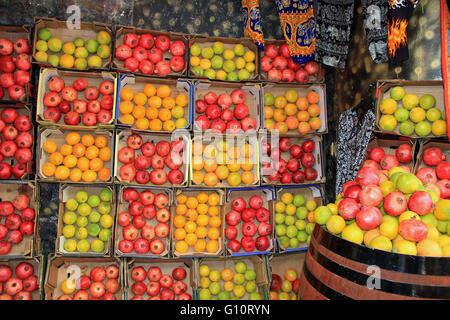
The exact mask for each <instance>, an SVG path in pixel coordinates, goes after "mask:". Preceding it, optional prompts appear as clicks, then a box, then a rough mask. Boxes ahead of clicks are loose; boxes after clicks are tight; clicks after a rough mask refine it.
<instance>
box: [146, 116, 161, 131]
mask: <svg viewBox="0 0 450 320" xmlns="http://www.w3.org/2000/svg"><path fill="white" fill-rule="evenodd" d="M162 126H163V125H162V122H161V120H159V119H153V120H152V121H150V125H149V127H150V130H152V131H161V129H162Z"/></svg>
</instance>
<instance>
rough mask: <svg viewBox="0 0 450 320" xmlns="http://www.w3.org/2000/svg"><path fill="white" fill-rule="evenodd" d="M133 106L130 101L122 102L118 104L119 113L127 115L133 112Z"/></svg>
mask: <svg viewBox="0 0 450 320" xmlns="http://www.w3.org/2000/svg"><path fill="white" fill-rule="evenodd" d="M133 107H134V104H133V102H131V101H122V102H121V103H120V104H119V111H120V113H122V114H129V113H131V111H133Z"/></svg>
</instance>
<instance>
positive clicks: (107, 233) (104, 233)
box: [98, 229, 112, 242]
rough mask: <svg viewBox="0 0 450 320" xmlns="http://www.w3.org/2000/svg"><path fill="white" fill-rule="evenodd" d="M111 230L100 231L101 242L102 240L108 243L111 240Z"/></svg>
mask: <svg viewBox="0 0 450 320" xmlns="http://www.w3.org/2000/svg"><path fill="white" fill-rule="evenodd" d="M111 235H112V233H111V230H109V229H102V230H100V232H99V234H98V238H99V239H100V240H102V241H103V242H106V241H108V240H109V238H111Z"/></svg>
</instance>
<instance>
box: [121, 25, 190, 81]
mask: <svg viewBox="0 0 450 320" xmlns="http://www.w3.org/2000/svg"><path fill="white" fill-rule="evenodd" d="M127 33H134V34H137V35H138V36H139V37H140V36H141V35H142V34H151V35H152V36H153V38H154V39H155V40H156V38H157V37H158V36H161V35H163V36H167V37H168V38H169V40H170V43H172V42H174V41H177V40H180V41H182V42H183V43H184V45H185V48H186V50H185V54H184V55H183V56H182V58H183V59H184V61H185V67H184V69H183V70H182V71H179V72H175V71H172V70H171V71H170V73H169V74H168V75H167V76H169V77H176V78H181V77H185V76H186V70H187V65H188V60H189V56H188V51H189V49H188V39H187V36H188V35H185V34H183V33H177V32H161V31H156V30H147V29H140V28H136V27H133V26H122V25H119V26H116V33H115V42H114V50H113V51H114V57H113V61H112V68H113V69H114V70H117V71H119V72H126V73H131V70H130V69H128V68H125V61H120V60H119V59H118V58H117V54H116V49H117V48H118V47H119V46H121V45H123V44H124V41H123V38H124V36H125V34H127ZM154 47H155V48H156V46H155V45H154ZM132 50H133V49H132ZM150 50H151V49H150ZM150 50H147V52H149V51H150ZM172 56H173V55H172V54H171V52H170V49H169V50H167V51H164V52H163V61H170V59H171V58H172ZM154 67H155V66H154ZM155 70H156V68H155ZM134 74H138V75H141V76H153V77H161V76H158V75H157V74H156V73H155V72H153V73H152V74H151V75H148V74H144V73H142V72H141V70H138V71H137V72H134Z"/></svg>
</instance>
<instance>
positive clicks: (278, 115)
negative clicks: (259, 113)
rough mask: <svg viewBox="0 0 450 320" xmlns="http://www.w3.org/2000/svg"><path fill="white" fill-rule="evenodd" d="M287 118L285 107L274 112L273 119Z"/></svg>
mask: <svg viewBox="0 0 450 320" xmlns="http://www.w3.org/2000/svg"><path fill="white" fill-rule="evenodd" d="M285 119H286V111H284V109H276V110H275V111H274V112H273V120H275V121H276V122H280V121H284V120H285Z"/></svg>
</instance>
